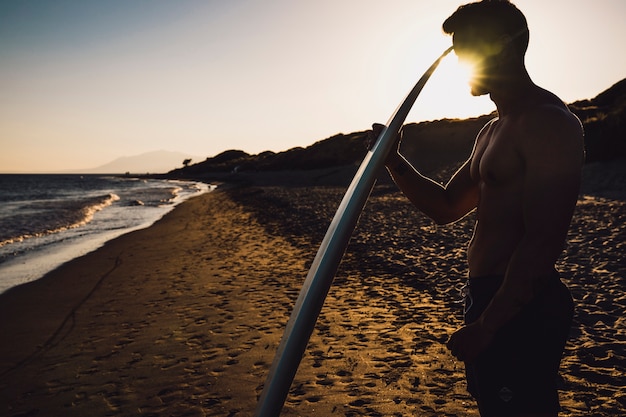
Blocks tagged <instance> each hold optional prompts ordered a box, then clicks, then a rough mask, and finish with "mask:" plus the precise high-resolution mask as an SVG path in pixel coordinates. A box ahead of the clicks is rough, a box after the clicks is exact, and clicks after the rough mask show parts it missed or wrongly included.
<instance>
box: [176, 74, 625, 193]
mask: <svg viewBox="0 0 626 417" xmlns="http://www.w3.org/2000/svg"><path fill="white" fill-rule="evenodd" d="M569 106H570V109H571V110H572V112H574V113H575V114H576V115H577V116H578V117H579V118H580V119H581V121H582V122H583V126H584V128H585V146H586V148H587V162H597V161H609V160H614V159H618V158H626V79H624V80H622V81H620V82H618V83H617V84H615V85H613V86H612V87H610V88H609V89H607V90H606V91H604V92H602V93H600V94H599V95H598V96H596V97H595V98H593V99H589V100H581V101H577V102H574V103H571V104H570V105H569ZM493 117H494V114H491V115H484V116H480V117H475V118H470V119H463V120H459V119H443V120H437V121H430V122H422V123H411V124H407V125H405V126H404V129H403V130H404V140H403V142H402V152H403V154H404V155H405V156H406V157H407V159H409V160H410V161H411V162H412V163H413V164H414V165H415V166H416V167H418V168H419V169H420V170H422V171H424V172H431V171H434V170H438V169H441V168H442V167H446V166H449V165H455V164H457V165H458V164H459V163H460V162H462V161H464V160H465V159H466V158H467V157H468V156H469V154H470V152H471V149H472V146H473V142H474V138H475V137H476V135H477V133H478V132H479V131H480V129H481V127H482V126H484V124H485V123H486V122H487V121H488V120H489V119H491V118H493ZM366 135H367V132H366V131H362V132H354V133H350V134H342V133H340V134H337V135H335V136H332V137H330V138H327V139H324V140H321V141H319V142H316V143H314V144H313V145H311V146H308V147H306V148H302V147H297V148H292V149H289V150H286V151H284V152H278V153H275V152H270V151H267V152H263V153H260V154H257V155H250V154H248V153H246V152H244V151H241V150H229V151H226V152H223V153H221V154H219V155H216V156H214V157H212V158H207V159H206V160H205V161H203V162H200V163H197V164H194V165H190V166H187V167H184V168H180V169H177V170H174V171H171V172H170V173H169V175H173V176H184V177H195V178H199V177H211V178H215V179H228V180H233V179H236V177H250V176H251V175H254V176H256V177H261V176H262V173H270V172H284V171H291V172H292V173H291V174H290V175H297V174H293V172H301V171H309V174H312V175H314V176H315V175H317V176H324V175H329V172H334V171H336V172H339V171H341V167H352V170H351V172H354V169H356V166H357V165H358V164H359V163H360V162H361V161H362V160H363V157H364V156H365V153H366V150H365V145H364V143H365V139H366ZM347 170H348V171H350V169H347ZM341 172H343V171H341ZM246 173H247V174H248V175H245V174H246ZM302 176H306V175H305V174H304V173H302ZM339 181H340V182H343V181H342V180H339Z"/></svg>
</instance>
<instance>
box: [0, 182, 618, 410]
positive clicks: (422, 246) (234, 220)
mask: <svg viewBox="0 0 626 417" xmlns="http://www.w3.org/2000/svg"><path fill="white" fill-rule="evenodd" d="M344 191H345V188H342V187H252V186H250V187H241V188H236V189H224V190H218V191H216V192H212V193H209V194H206V195H203V196H200V197H196V198H194V199H192V200H189V201H188V202H185V203H183V204H182V205H181V206H179V207H178V208H176V209H175V210H174V211H173V212H171V213H170V214H168V215H167V216H166V217H165V218H163V219H162V220H161V221H159V222H158V223H157V224H155V225H154V226H152V227H150V228H148V229H145V230H142V231H137V232H134V233H131V234H128V235H125V236H122V237H120V238H118V239H116V240H114V241H112V242H109V243H108V244H107V245H106V246H105V247H103V248H101V249H99V250H97V251H96V252H94V253H91V254H88V255H86V256H84V257H82V258H79V259H77V260H74V261H72V262H70V263H68V264H66V265H64V266H62V267H61V268H59V269H58V270H56V271H54V272H52V273H50V274H49V275H47V276H46V277H45V278H44V279H42V280H39V281H37V282H34V283H31V284H27V285H24V286H22V287H18V288H16V289H14V290H11V291H9V292H7V293H5V294H3V295H2V296H0V340H1V342H0V415H2V416H35V415H39V416H81V417H83V416H118V415H121V416H133V415H142V416H144V415H145V416H205V415H206V416H249V415H251V414H252V412H253V409H254V406H255V404H256V399H257V397H258V395H259V394H260V390H261V388H262V384H263V382H264V379H265V376H266V374H267V371H268V368H269V364H270V363H271V361H272V358H273V356H274V353H275V350H276V347H277V345H278V342H279V339H280V337H281V335H282V332H283V329H284V325H285V323H286V321H287V319H288V316H289V313H290V312H291V309H292V306H293V302H294V301H295V298H296V297H297V294H298V291H299V289H300V286H301V284H302V282H303V280H304V277H305V276H306V272H307V269H308V265H309V264H310V262H311V261H312V259H313V257H314V255H315V252H316V250H317V246H318V245H319V242H320V241H321V238H322V236H323V234H324V232H325V230H326V227H327V226H328V224H329V222H330V219H331V218H332V215H333V214H334V211H335V209H336V207H337V205H338V202H339V200H340V199H341V197H342V195H343V193H344ZM472 221H473V219H472V217H471V216H470V217H468V218H467V219H465V220H463V221H461V222H459V223H457V224H455V225H453V226H448V227H443V228H442V227H439V228H436V227H434V226H433V225H432V223H431V222H430V221H428V220H427V219H426V218H424V217H423V216H422V215H420V214H419V213H417V212H416V211H415V210H413V209H412V208H411V206H410V204H409V203H408V202H407V201H406V199H404V197H402V196H401V194H399V193H398V192H397V191H396V190H395V188H393V187H391V186H384V185H383V186H379V187H377V188H376V189H375V191H374V193H373V195H372V197H371V198H370V201H369V203H368V205H367V207H366V210H365V212H364V213H363V216H362V218H361V220H360V223H359V226H358V228H357V231H356V234H355V236H354V238H353V240H352V241H351V243H350V247H349V248H348V252H347V254H346V257H345V259H344V262H343V263H342V265H341V267H340V270H339V272H338V275H337V278H336V280H335V282H334V285H333V287H332V288H331V291H330V294H329V296H328V298H327V300H326V303H325V306H324V308H323V310H322V313H321V315H320V318H319V321H318V324H317V327H316V331H315V332H314V333H313V336H312V338H311V342H310V344H309V347H308V348H307V351H306V353H305V357H304V358H303V361H302V363H301V365H300V368H299V371H298V374H297V375H296V378H295V381H294V383H293V385H292V388H291V391H290V394H289V397H288V399H287V402H286V404H285V408H284V409H283V414H282V415H285V416H325V415H337V416H408V415H415V416H477V415H478V413H477V412H476V410H475V405H474V403H473V401H472V400H471V398H470V397H469V395H468V394H467V393H466V392H465V383H464V379H463V367H462V364H460V363H458V362H457V361H456V360H455V359H454V358H452V356H450V355H449V354H448V352H447V351H446V350H445V348H444V345H443V343H444V342H445V341H446V340H447V338H448V336H449V335H450V334H451V332H452V331H453V330H454V329H456V328H457V327H458V326H459V325H460V324H461V307H460V306H459V305H458V303H457V301H458V300H459V297H458V291H457V289H458V287H459V286H460V285H461V283H462V281H463V279H464V276H465V274H466V269H465V262H464V259H465V245H466V243H467V240H468V239H469V235H470V232H471V226H472ZM625 238H626V203H625V201H624V200H620V199H608V198H600V197H587V198H581V200H580V203H579V206H578V209H577V211H576V215H575V219H574V222H573V226H572V231H571V234H570V243H569V245H568V247H567V250H566V254H565V255H564V256H563V257H562V260H561V261H560V263H559V267H560V269H561V270H562V272H563V277H564V281H565V282H566V283H567V284H568V285H569V286H570V288H571V290H572V293H573V295H574V298H575V301H576V302H577V315H576V319H575V326H574V329H573V332H572V339H571V341H570V342H569V344H568V347H567V352H566V355H565V358H564V361H563V366H562V374H563V381H562V386H563V389H564V390H563V392H562V394H561V398H562V405H563V412H562V414H561V415H563V416H609V415H611V416H612V415H626V393H624V386H626V358H625V355H626V318H625V317H624V312H625V311H626V293H625V291H624V290H625V288H626V283H625V282H624V280H625V278H626V264H625V263H624V261H623V254H624V248H625V243H624V242H625V241H626V240H625Z"/></svg>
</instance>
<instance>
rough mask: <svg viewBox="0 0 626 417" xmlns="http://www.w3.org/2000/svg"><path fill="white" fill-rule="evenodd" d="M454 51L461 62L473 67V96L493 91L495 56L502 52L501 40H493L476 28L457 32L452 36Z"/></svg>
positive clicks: (471, 85)
mask: <svg viewBox="0 0 626 417" xmlns="http://www.w3.org/2000/svg"><path fill="white" fill-rule="evenodd" d="M452 44H453V45H454V52H455V54H456V55H457V57H458V58H459V62H460V63H462V64H465V65H468V66H470V67H471V69H472V70H471V73H472V75H471V77H470V88H471V93H472V95H473V96H481V95H484V94H488V93H489V92H490V91H491V86H492V82H493V81H494V79H495V76H496V69H497V68H496V67H497V65H496V60H495V57H496V56H497V55H498V54H499V53H500V52H501V50H502V49H501V48H502V46H501V45H502V44H501V42H493V41H488V40H486V39H485V37H484V36H480V35H479V34H477V33H476V31H474V30H471V29H470V30H465V31H462V32H455V33H454V35H453V37H452Z"/></svg>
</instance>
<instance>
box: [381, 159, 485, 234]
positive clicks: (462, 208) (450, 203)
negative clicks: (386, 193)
mask: <svg viewBox="0 0 626 417" xmlns="http://www.w3.org/2000/svg"><path fill="white" fill-rule="evenodd" d="M470 161H471V158H470V159H469V160H468V161H466V162H465V163H464V164H463V166H461V168H459V170H458V171H457V172H456V173H455V174H454V175H453V176H452V178H451V179H450V181H449V182H448V184H446V186H445V187H444V186H442V185H441V184H439V183H437V182H435V181H433V180H432V179H430V178H427V177H425V176H423V175H422V174H420V173H419V172H418V171H417V170H416V169H415V168H413V166H412V165H411V164H410V163H409V162H408V161H407V160H406V159H404V157H403V156H402V155H400V154H399V153H397V152H395V153H394V154H392V155H391V156H390V157H389V158H388V159H387V161H386V166H387V170H388V171H389V173H390V174H391V177H392V178H393V180H394V182H395V183H396V185H397V186H398V188H400V190H401V191H402V192H403V193H404V195H406V197H407V198H408V199H409V201H411V203H413V205H414V206H415V207H417V208H418V209H419V210H420V211H422V212H423V213H424V214H426V215H427V216H428V217H430V218H431V219H433V220H434V221H435V223H437V224H448V223H452V222H454V221H456V220H458V219H460V218H462V217H463V216H465V215H466V214H467V213H469V212H470V211H472V210H473V209H474V208H476V205H477V204H478V183H477V182H476V181H474V180H473V179H472V178H471V175H470Z"/></svg>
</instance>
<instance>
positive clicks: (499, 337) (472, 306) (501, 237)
mask: <svg viewBox="0 0 626 417" xmlns="http://www.w3.org/2000/svg"><path fill="white" fill-rule="evenodd" d="M443 29H444V32H445V33H448V34H451V35H452V36H453V38H452V40H453V46H454V50H455V53H456V54H457V56H458V58H459V60H465V61H468V62H469V63H472V64H473V65H474V69H475V73H474V76H473V78H472V80H471V81H470V86H471V93H472V95H475V96H480V95H484V94H489V95H490V97H491V99H492V101H493V102H494V103H495V104H496V107H497V111H498V117H497V118H495V119H493V120H491V121H490V122H489V123H487V125H486V126H485V127H484V128H483V129H482V130H481V132H480V133H479V134H478V137H477V138H476V141H475V144H474V149H473V151H472V154H471V156H470V158H469V159H468V160H467V161H466V162H465V163H464V164H463V165H462V166H461V168H460V169H459V170H458V171H457V172H456V173H455V174H454V176H453V177H452V178H451V179H450V181H449V182H448V183H447V185H446V186H445V187H444V186H441V185H440V184H438V183H436V182H434V181H432V180H430V179H429V178H426V177H424V176H423V175H421V174H420V173H419V172H418V171H416V170H415V169H414V168H413V167H412V166H411V165H410V164H409V163H408V162H407V160H406V159H404V158H403V157H402V156H401V155H400V154H399V152H392V153H391V155H390V156H389V157H388V159H387V160H386V167H387V169H388V171H389V172H390V174H391V176H392V177H393V179H394V181H395V183H396V184H397V185H398V187H399V188H400V189H401V190H402V192H403V193H404V194H405V195H406V196H407V197H408V198H409V200H410V201H411V202H412V203H413V204H414V205H415V206H416V207H417V208H418V209H419V210H421V211H422V212H424V213H425V214H426V215H428V216H429V217H431V218H432V219H433V220H434V221H435V222H436V223H438V224H447V223H452V222H454V221H456V220H458V219H460V218H462V217H464V216H465V215H467V214H468V213H470V212H471V211H473V210H474V209H476V210H477V223H476V226H475V230H474V234H473V237H472V239H471V241H470V243H469V247H468V266H469V280H468V285H469V289H468V291H466V313H465V324H466V325H465V326H463V327H462V328H461V329H459V330H457V331H456V332H455V333H454V334H453V335H452V336H451V337H450V339H449V341H448V343H447V347H448V349H450V351H451V352H452V354H453V355H454V356H455V357H456V358H458V359H459V360H462V361H464V362H465V365H466V373H467V382H468V390H469V392H470V393H471V394H472V395H473V396H474V397H475V398H476V400H477V402H478V406H479V409H480V412H481V416H483V417H489V416H493V417H499V416H518V417H519V416H557V415H558V411H559V401H558V394H557V387H556V381H557V377H558V368H559V362H560V359H561V355H562V353H563V349H564V346H565V341H566V339H567V335H568V331H569V327H570V325H571V319H572V314H573V303H572V299H571V297H570V294H569V291H568V290H567V288H566V287H565V286H564V285H563V284H562V282H561V281H560V279H559V276H558V274H557V273H556V271H555V263H556V261H557V258H558V257H559V255H560V254H561V252H562V250H563V246H564V242H565V238H566V234H567V230H568V228H569V224H570V220H571V217H572V213H573V210H574V207H575V205H576V200H577V197H578V191H579V186H580V177H581V168H582V164H583V160H584V145H583V131H582V127H581V123H580V121H579V120H578V119H577V118H576V116H574V115H573V114H572V113H571V112H570V111H569V110H568V108H567V107H566V106H565V105H564V104H563V102H562V101H561V100H560V99H559V98H558V97H556V96H555V95H554V94H552V93H550V92H548V91H546V90H544V89H542V88H540V87H538V86H537V85H535V84H534V83H533V82H532V81H531V79H530V77H529V75H528V73H527V71H526V68H525V65H524V54H525V52H526V48H527V46H528V28H527V24H526V19H525V18H524V16H523V14H522V13H521V12H520V11H519V10H518V9H517V8H516V7H515V6H513V5H512V4H511V3H509V2H508V1H507V0H504V1H497V0H496V1H494V0H491V1H489V0H485V1H482V2H477V3H471V4H468V5H465V6H461V7H460V8H459V9H458V10H457V11H456V12H455V13H454V14H453V15H452V16H450V17H449V18H448V19H447V20H446V21H445V23H444V24H443ZM379 129H380V126H379V125H378V126H377V125H375V126H374V133H376V130H379Z"/></svg>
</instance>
